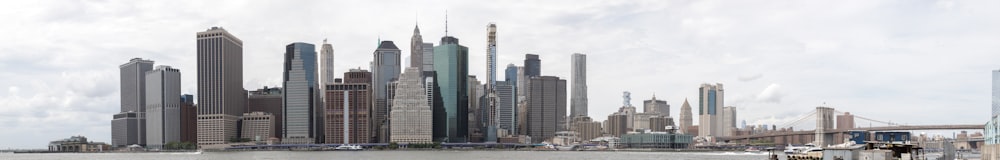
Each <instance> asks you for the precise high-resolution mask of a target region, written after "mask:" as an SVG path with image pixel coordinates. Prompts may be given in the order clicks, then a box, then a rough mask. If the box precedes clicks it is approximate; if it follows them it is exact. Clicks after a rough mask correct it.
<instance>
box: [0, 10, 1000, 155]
mask: <svg viewBox="0 0 1000 160" xmlns="http://www.w3.org/2000/svg"><path fill="white" fill-rule="evenodd" d="M4 3H14V2H4ZM43 3H44V2H43ZM79 3H83V4H79ZM101 3H102V2H72V3H70V4H65V5H58V4H51V5H43V6H42V7H37V8H32V7H24V8H18V7H20V6H25V5H18V4H13V5H2V6H7V7H11V8H5V7H0V8H3V11H0V12H9V13H7V14H11V15H14V14H16V13H40V14H29V15H32V16H15V17H5V18H3V19H8V18H9V20H10V21H14V22H21V23H18V24H22V25H15V26H0V29H2V30H6V31H0V32H2V33H5V35H12V36H11V37H13V38H11V37H7V38H5V39H2V41H3V42H9V43H7V44H2V45H0V69H2V71H0V76H3V77H8V78H5V79H4V80H2V81H0V82H4V83H0V84H2V85H0V89H3V91H0V102H2V103H4V104H6V105H3V106H4V111H0V115H3V118H0V122H3V123H4V124H10V125H9V126H10V127H9V128H11V129H10V130H5V131H0V137H17V136H24V135H25V134H28V133H39V135H37V137H31V138H26V139H23V140H22V139H18V138H2V139H0V140H5V141H9V142H10V143H7V144H0V148H8V147H13V148H41V147H40V146H42V145H44V144H43V143H41V142H44V141H47V140H50V139H55V138H56V137H66V136H68V135H84V136H88V137H90V138H91V140H94V141H103V142H111V140H110V136H109V135H111V134H110V124H109V123H108V121H109V120H110V117H111V116H110V115H113V114H115V113H118V112H120V111H119V110H120V106H121V105H120V104H118V102H119V99H118V98H117V97H118V96H119V95H120V93H119V90H120V88H117V86H118V82H117V81H118V80H117V79H118V78H117V77H116V76H115V75H116V74H118V73H117V67H116V66H117V65H119V64H120V63H122V62H125V60H128V59H130V58H135V57H139V58H142V59H149V60H153V61H156V62H157V63H158V64H170V65H171V66H173V67H176V68H177V69H179V70H181V71H183V74H184V75H183V76H182V80H181V81H182V83H181V84H182V85H183V86H182V88H181V93H182V94H194V95H195V96H199V94H198V93H196V91H195V90H196V85H195V84H197V83H196V81H195V79H196V77H197V76H196V65H195V63H196V61H195V57H196V52H195V49H196V48H195V47H194V46H195V40H194V39H193V38H191V36H192V34H194V32H198V31H204V29H205V28H208V27H211V26H222V27H225V28H226V29H227V31H229V32H231V33H232V34H234V35H237V36H238V37H240V39H241V40H243V41H244V42H245V43H244V46H243V47H244V51H243V55H244V58H243V61H244V62H243V63H244V65H243V68H244V76H243V79H244V81H243V88H244V89H246V90H254V89H258V88H263V86H265V85H266V86H269V87H278V86H280V84H281V82H280V81H281V76H280V75H281V67H280V66H281V65H282V62H281V61H280V59H281V56H282V53H283V48H282V46H283V45H284V44H288V43H291V42H300V41H301V42H306V43H313V44H320V42H321V41H322V40H323V39H325V38H329V39H330V41H329V43H330V44H332V45H333V48H334V50H336V51H337V59H336V62H335V66H336V67H334V68H336V69H337V70H336V71H335V72H334V74H335V75H339V73H344V72H346V71H347V69H351V68H359V67H360V68H366V69H367V67H369V66H368V64H367V63H368V62H369V61H371V58H370V57H371V55H369V53H371V50H372V49H373V48H375V47H376V45H375V44H376V43H374V42H376V41H377V40H378V39H382V40H393V41H397V42H405V40H407V39H406V38H408V37H410V35H411V34H412V33H411V32H412V30H411V27H413V25H414V21H416V23H417V24H418V25H420V27H421V31H422V32H421V33H422V35H423V36H424V37H425V42H436V40H437V38H438V37H442V36H444V34H443V33H444V32H443V29H444V24H443V21H444V20H443V19H444V18H443V17H444V13H443V12H444V10H448V11H449V13H450V15H449V16H450V19H449V23H450V24H449V33H448V34H449V35H450V36H454V37H456V38H459V39H463V40H464V41H463V43H461V44H462V45H464V46H468V47H469V51H470V52H469V54H468V55H469V57H468V59H469V60H470V61H469V69H468V71H469V73H470V75H477V76H479V77H485V76H484V75H485V74H483V72H484V71H485V68H482V67H483V66H484V65H483V64H484V62H482V61H481V60H483V59H486V58H485V57H483V56H484V54H483V53H482V52H481V51H483V50H485V47H484V45H485V44H484V43H482V41H481V39H483V38H485V36H484V35H483V34H482V26H483V25H484V24H487V23H488V22H497V24H499V25H501V26H502V30H503V32H499V34H500V35H499V36H498V37H501V38H499V39H498V41H499V43H502V44H503V47H504V49H502V50H501V51H500V52H498V57H497V59H498V60H497V64H500V65H502V64H509V63H514V64H516V65H519V66H523V64H521V60H522V59H523V55H524V54H525V53H532V54H538V55H539V56H540V59H542V66H543V67H542V73H543V74H542V75H554V76H558V77H560V78H564V79H567V80H571V79H569V78H570V76H569V74H570V72H569V70H570V64H569V59H570V54H572V53H577V52H579V53H584V54H587V55H588V57H589V58H590V60H589V61H588V62H587V63H588V64H589V67H588V71H589V73H587V74H588V78H589V79H588V90H589V92H588V98H589V99H590V101H588V103H589V105H588V106H589V107H588V108H589V109H588V110H589V111H590V113H589V115H591V117H592V118H594V120H603V119H606V118H607V115H609V114H611V113H612V112H615V111H616V110H617V108H618V107H621V106H620V98H619V94H620V93H621V92H622V91H630V92H632V93H634V94H633V99H634V100H633V102H632V103H633V104H638V103H639V102H640V101H636V100H645V99H649V98H651V97H652V95H653V94H656V95H657V98H658V99H663V100H666V101H668V102H670V105H672V106H679V105H680V103H681V102H683V100H684V99H685V98H687V99H691V100H692V102H694V100H695V99H696V98H697V92H696V91H697V87H698V85H699V84H701V83H712V84H714V83H723V84H725V85H726V89H727V98H726V102H725V104H727V106H735V107H737V110H738V112H740V113H739V115H740V116H741V117H740V118H739V119H738V120H747V121H749V123H751V124H755V123H765V124H768V123H769V124H774V123H779V124H780V123H781V122H782V120H789V119H794V118H796V116H797V115H798V114H801V113H805V112H808V111H810V110H812V109H813V108H814V107H816V106H824V105H825V106H831V107H834V108H837V109H838V110H845V111H850V112H851V113H853V114H857V115H861V116H868V117H875V116H880V117H886V119H901V121H900V122H903V123H911V124H939V123H956V124H979V123H984V122H986V121H987V118H989V115H988V114H985V113H979V112H986V111H988V110H989V106H990V105H989V103H990V102H991V101H990V100H989V98H988V97H990V95H989V92H988V91H989V90H990V83H989V82H988V80H989V79H988V78H987V77H989V76H990V73H989V71H991V70H995V69H997V68H1000V65H998V64H997V63H996V62H992V61H989V60H991V59H997V58H998V57H1000V55H998V54H995V53H996V51H997V50H1000V49H998V48H996V47H992V46H988V45H990V44H995V42H998V41H1000V38H997V37H1000V34H998V32H997V31H996V30H995V29H991V28H997V27H998V25H997V24H996V23H991V22H996V21H997V20H996V19H1000V17H997V15H1000V14H996V13H993V14H990V13H984V12H995V11H985V10H983V9H986V10H989V6H996V5H995V4H993V5H984V4H982V3H980V1H962V2H954V1H938V2H852V4H844V5H841V4H836V3H834V2H817V3H820V4H809V3H808V2H789V3H772V4H755V5H751V7H747V8H742V7H741V5H747V4H742V3H740V2H734V3H720V2H715V1H705V2H684V3H678V4H672V3H655V2H652V3H646V2H618V3H611V4H604V3H603V2H596V1H595V2H581V3H580V4H581V5H579V6H561V5H557V4H558V3H556V2H539V3H543V4H540V5H538V6H521V5H517V4H509V3H499V4H497V6H482V5H477V4H475V3H477V2H462V3H457V4H454V5H452V6H427V5H420V4H410V3H402V2H401V3H400V4H394V5H389V6H386V7H388V8H389V9H391V10H398V12H397V13H398V14H388V17H386V18H384V19H380V20H374V21H370V22H366V21H364V20H363V19H365V18H364V17H362V18H350V17H345V16H340V15H337V14H341V15H354V14H345V13H357V14H371V12H372V11H364V10H359V9H351V8H344V9H340V8H337V9H331V11H325V10H324V11H318V10H317V11H307V12H302V13H283V14H281V15H269V13H268V12H262V11H260V10H267V9H282V8H281V7H290V6H285V5H287V4H280V3H273V4H270V3H262V4H239V3H238V2H204V3H209V4H186V3H179V4H177V5H179V6H182V7H181V8H192V9H195V10H169V9H156V8H155V7H150V6H162V4H152V3H159V2H146V3H147V4H144V5H139V6H130V5H125V6H121V5H105V4H101ZM214 3H235V4H233V6H236V7H232V8H223V9H222V10H218V11H203V10H197V9H198V8H202V7H208V6H219V5H211V4H214ZM244 3H246V2H244ZM545 3H553V4H545ZM747 3H749V2H747ZM858 3H861V4H858ZM900 3H903V4H900ZM993 3H995V2H993ZM316 4H317V6H323V5H327V6H334V5H333V4H320V3H318V2H317V3H316ZM96 5H102V6H107V7H106V8H98V7H92V6H96ZM352 5H354V4H348V5H343V6H352ZM358 5H362V6H365V4H358ZM409 5H413V6H412V7H411V6H409ZM784 5H790V6H795V7H792V8H797V9H786V10H781V11H784V12H766V10H769V9H772V8H775V7H781V6H784ZM368 6H373V7H374V5H368ZM857 6H868V7H857ZM898 6H909V7H898ZM270 7H275V8H270ZM494 7H496V8H494ZM827 7H829V8H833V9H843V10H833V9H827ZM979 7H983V8H979ZM137 8H138V9H143V10H144V11H137V10H132V9H137ZM243 8H251V9H243ZM253 8H256V9H259V10H254V9H253ZM502 8H514V9H519V10H523V11H524V12H519V13H515V14H512V15H508V14H507V13H508V12H506V10H504V9H502ZM781 8H784V7H781ZM147 9H148V10H147ZM733 9H746V10H750V11H754V12H753V13H752V15H741V14H743V13H742V12H739V11H726V10H733ZM625 11H627V12H625ZM824 11H836V12H835V13H823V12H824ZM173 12H180V13H184V14H171V13H173ZM414 12H416V13H417V15H416V16H415V15H414V14H413V13H414ZM560 12H566V13H560ZM80 13H89V14H80ZM135 13H144V14H135ZM868 13H880V14H868ZM216 14H217V15H216ZM319 14H328V15H337V16H334V18H331V19H332V20H331V21H330V22H323V23H321V22H305V21H302V20H303V19H305V18H288V19H284V18H287V17H295V16H298V17H309V16H310V15H319ZM522 14H524V15H542V16H539V17H529V16H524V15H522ZM900 14H901V15H900ZM203 15H213V16H204V17H203ZM673 15H678V16H673ZM754 15H757V16H754ZM868 15H878V16H874V17H869V16H868ZM969 15H971V16H974V18H969V17H965V16H969ZM911 16H912V17H911ZM525 17H529V18H525ZM662 17H667V18H666V19H661V18H662ZM757 17H763V18H757ZM913 17H916V18H913ZM80 19H87V20H86V21H81V20H80ZM144 19H157V20H155V21H143V20H144ZM261 19H263V20H261ZM654 19H656V20H655V21H654ZM812 19H826V20H829V21H830V22H827V21H826V20H824V21H817V20H812ZM980 19H987V20H986V21H985V22H982V21H979V20H980ZM270 20H273V21H274V22H273V23H276V24H277V23H286V24H297V25H296V26H287V25H256V24H259V23H260V22H261V21H270ZM389 20H391V21H389ZM883 20H884V21H889V22H879V21H883ZM747 21H758V22H757V23H754V24H746V23H745V22H747ZM928 22H940V23H928ZM56 23H58V25H52V24H56ZM343 24H350V25H343ZM830 24H833V25H830ZM901 24H909V25H901ZM285 27H293V28H287V29H286V28H285ZM942 31H948V33H949V34H937V33H938V32H942ZM971 31H977V32H971ZM581 32H582V33H586V34H579V35H576V34H578V33H581ZM775 35H777V36H775ZM95 39H96V40H95ZM53 44H57V45H53ZM400 44H404V43H400ZM399 48H401V49H404V50H402V53H409V51H408V49H407V48H409V46H400V47H399ZM956 49H960V50H956ZM317 52H318V50H317ZM897 57H902V58H897ZM105 59H107V61H102V60H105ZM401 59H409V58H408V57H401ZM355 61H356V62H355ZM403 63H404V64H401V65H402V66H408V65H406V63H409V62H408V61H403ZM887 64H888V65H887ZM928 64H932V65H928ZM789 66H791V67H789ZM498 67H499V66H498ZM498 76H499V75H498ZM855 77H863V78H855ZM338 78H343V77H339V76H338ZM497 78H498V79H500V78H505V77H497ZM622 82H628V83H622ZM4 91H5V92H4ZM692 104H693V106H694V105H697V104H696V103H692ZM883 106H884V107H883ZM940 106H955V107H940ZM869 108H885V109H869ZM910 108H917V109H920V110H925V111H926V112H927V113H918V115H908V116H901V115H895V114H893V112H896V111H898V110H905V109H910ZM755 110H768V111H771V112H761V111H755ZM671 113H672V115H671V116H672V117H679V115H678V114H676V113H680V112H679V107H677V108H671ZM936 114H940V117H941V118H940V119H945V120H946V121H944V122H940V121H937V120H928V119H919V118H911V117H929V116H934V115H936ZM771 116H774V118H770V117H771ZM74 118H78V119H81V120H79V121H73V122H65V123H57V122H64V121H67V120H70V119H74ZM695 119H697V118H695ZM49 123H52V124H59V125H51V126H47V125H45V124H49ZM694 124H698V121H697V120H695V121H694Z"/></svg>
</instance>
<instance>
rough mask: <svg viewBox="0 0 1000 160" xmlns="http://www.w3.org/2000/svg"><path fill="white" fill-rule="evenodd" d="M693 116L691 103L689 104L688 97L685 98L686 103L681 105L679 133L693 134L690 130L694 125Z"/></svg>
mask: <svg viewBox="0 0 1000 160" xmlns="http://www.w3.org/2000/svg"><path fill="white" fill-rule="evenodd" d="M691 117H692V115H691V105H690V104H688V100H687V98H685V99H684V104H683V105H681V117H680V118H681V119H680V127H678V132H679V133H681V134H688V135H693V134H691V133H689V132H688V128H691V126H693V122H692V121H691V120H692V119H691Z"/></svg>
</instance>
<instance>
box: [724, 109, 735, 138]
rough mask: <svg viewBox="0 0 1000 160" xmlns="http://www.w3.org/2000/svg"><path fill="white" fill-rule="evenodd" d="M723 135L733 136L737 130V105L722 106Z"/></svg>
mask: <svg viewBox="0 0 1000 160" xmlns="http://www.w3.org/2000/svg"><path fill="white" fill-rule="evenodd" d="M722 112H723V113H722V123H723V124H722V136H732V135H733V131H734V130H736V107H733V106H727V107H722Z"/></svg>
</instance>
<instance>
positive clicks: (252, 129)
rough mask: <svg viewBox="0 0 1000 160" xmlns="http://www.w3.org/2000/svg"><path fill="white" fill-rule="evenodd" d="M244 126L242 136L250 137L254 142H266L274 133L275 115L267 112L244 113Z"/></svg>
mask: <svg viewBox="0 0 1000 160" xmlns="http://www.w3.org/2000/svg"><path fill="white" fill-rule="evenodd" d="M242 118H243V121H242V122H241V123H242V124H243V126H242V127H241V130H242V132H240V138H245V139H249V140H250V141H253V142H265V141H267V139H269V138H271V137H275V135H273V133H274V130H275V129H274V119H275V118H274V115H272V114H271V113H267V112H250V113H244V114H243V117H242Z"/></svg>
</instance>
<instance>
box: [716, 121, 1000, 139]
mask: <svg viewBox="0 0 1000 160" xmlns="http://www.w3.org/2000/svg"><path fill="white" fill-rule="evenodd" d="M984 127H985V125H981V124H976V125H904V126H887V127H869V128H852V129H835V130H828V131H826V133H827V134H832V133H847V131H857V130H862V131H912V130H961V129H983V128H984ZM792 135H816V130H806V131H791V132H768V133H761V134H753V135H742V136H730V137H719V138H718V139H719V140H723V141H725V140H744V139H760V138H769V137H782V136H792Z"/></svg>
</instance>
